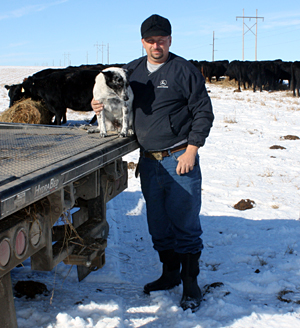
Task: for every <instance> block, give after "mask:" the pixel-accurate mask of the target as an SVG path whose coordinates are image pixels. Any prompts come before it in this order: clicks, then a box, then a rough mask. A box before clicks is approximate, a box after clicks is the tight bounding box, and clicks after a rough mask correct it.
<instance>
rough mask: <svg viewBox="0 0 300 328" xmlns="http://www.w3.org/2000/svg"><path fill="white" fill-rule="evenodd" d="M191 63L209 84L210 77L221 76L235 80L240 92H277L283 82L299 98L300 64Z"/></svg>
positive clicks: (223, 61) (283, 62) (267, 62)
mask: <svg viewBox="0 0 300 328" xmlns="http://www.w3.org/2000/svg"><path fill="white" fill-rule="evenodd" d="M191 62H192V63H193V64H194V65H195V66H196V67H197V68H198V69H199V70H200V71H201V72H202V74H203V76H204V77H205V78H206V79H208V81H209V82H211V79H212V77H215V78H216V80H217V81H218V80H219V78H220V77H221V76H227V77H229V80H232V79H235V80H236V81H237V82H238V88H239V90H240V88H241V85H243V87H244V89H246V88H247V87H248V88H249V87H252V88H253V91H254V92H255V91H256V88H258V89H259V90H260V91H262V90H263V89H266V90H278V89H279V86H280V85H281V84H282V83H283V81H288V87H289V89H290V90H292V91H293V95H294V96H296V95H297V96H298V97H299V88H300V62H299V61H295V62H286V61H282V60H280V59H278V60H266V61H239V60H234V61H231V62H229V61H228V60H222V61H214V62H207V61H194V60H191Z"/></svg>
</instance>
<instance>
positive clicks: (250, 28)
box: [236, 9, 264, 61]
mask: <svg viewBox="0 0 300 328" xmlns="http://www.w3.org/2000/svg"><path fill="white" fill-rule="evenodd" d="M257 12H258V10H257V9H256V16H254V17H253V16H245V15H244V9H243V16H236V20H238V18H243V60H244V36H245V34H246V33H247V32H249V31H250V32H251V33H252V34H253V35H255V61H256V60H257V25H258V24H257V20H258V19H262V20H263V21H264V17H258V16H257ZM245 18H249V21H250V20H251V18H255V19H256V22H255V24H253V25H252V26H251V27H249V26H247V24H246V23H245ZM244 26H246V27H247V28H248V30H247V31H246V32H244ZM254 26H256V30H255V34H254V33H253V31H252V28H253V27H254Z"/></svg>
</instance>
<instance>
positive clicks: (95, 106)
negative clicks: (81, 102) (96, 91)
mask: <svg viewBox="0 0 300 328" xmlns="http://www.w3.org/2000/svg"><path fill="white" fill-rule="evenodd" d="M91 106H92V108H93V111H94V112H95V114H96V115H99V114H100V112H101V111H102V110H103V109H104V105H103V104H102V103H100V102H99V101H98V100H95V99H94V98H93V99H92V101H91Z"/></svg>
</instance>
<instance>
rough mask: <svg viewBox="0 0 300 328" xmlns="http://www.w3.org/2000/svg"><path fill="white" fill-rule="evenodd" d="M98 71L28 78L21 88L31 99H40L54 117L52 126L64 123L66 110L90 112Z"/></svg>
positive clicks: (63, 72) (67, 71)
mask: <svg viewBox="0 0 300 328" xmlns="http://www.w3.org/2000/svg"><path fill="white" fill-rule="evenodd" d="M99 73H100V70H85V69H82V70H75V71H69V70H63V71H60V72H55V73H52V74H49V75H48V76H46V77H43V78H36V77H33V76H31V77H29V78H28V79H26V81H24V82H23V83H22V86H23V88H24V90H25V92H27V93H28V94H30V95H31V98H33V99H36V98H39V99H42V100H43V101H44V103H45V105H46V107H47V109H48V110H49V111H50V112H52V113H53V114H54V115H55V121H54V124H56V125H60V124H61V120H62V118H64V121H63V123H65V116H66V111H67V108H70V109H73V110H75V111H91V110H92V108H91V105H90V103H91V100H92V98H93V86H94V84H95V77H96V76H97V75H98V74H99Z"/></svg>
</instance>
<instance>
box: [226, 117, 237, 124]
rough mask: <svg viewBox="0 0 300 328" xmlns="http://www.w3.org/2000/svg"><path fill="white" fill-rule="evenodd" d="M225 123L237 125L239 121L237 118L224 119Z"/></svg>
mask: <svg viewBox="0 0 300 328" xmlns="http://www.w3.org/2000/svg"><path fill="white" fill-rule="evenodd" d="M224 123H230V124H234V123H237V120H236V118H235V117H227V116H225V117H224Z"/></svg>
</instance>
